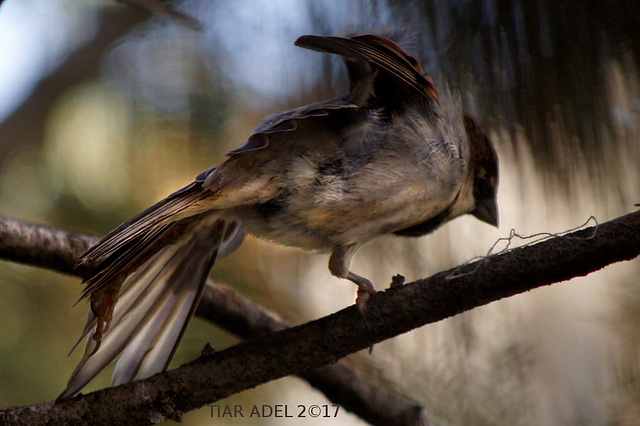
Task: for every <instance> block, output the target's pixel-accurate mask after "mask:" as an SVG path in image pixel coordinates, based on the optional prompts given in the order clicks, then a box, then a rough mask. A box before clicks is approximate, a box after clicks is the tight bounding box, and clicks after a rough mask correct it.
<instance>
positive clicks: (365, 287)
mask: <svg viewBox="0 0 640 426" xmlns="http://www.w3.org/2000/svg"><path fill="white" fill-rule="evenodd" d="M357 249H358V245H357V244H349V245H345V246H337V247H335V248H334V249H333V252H332V253H331V257H330V258H329V271H331V274H332V275H334V276H336V277H338V278H346V279H348V280H349V281H352V282H354V283H355V284H356V285H357V286H358V296H357V298H356V306H357V307H358V309H359V310H360V312H361V313H364V311H365V309H366V306H367V300H368V299H369V296H370V295H372V294H375V293H376V288H375V287H374V286H373V283H372V282H371V281H370V280H368V279H367V278H365V277H362V276H360V275H357V274H354V273H353V272H351V271H349V266H350V265H351V259H352V258H353V255H354V254H355V252H356V250H357Z"/></svg>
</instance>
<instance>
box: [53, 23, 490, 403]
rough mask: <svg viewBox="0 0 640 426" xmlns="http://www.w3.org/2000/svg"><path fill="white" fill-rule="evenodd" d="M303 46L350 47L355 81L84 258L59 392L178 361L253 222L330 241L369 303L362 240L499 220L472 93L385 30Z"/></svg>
mask: <svg viewBox="0 0 640 426" xmlns="http://www.w3.org/2000/svg"><path fill="white" fill-rule="evenodd" d="M295 45H296V46H299V47H302V48H305V49H310V50H314V51H318V52H324V53H330V54H336V55H339V56H341V57H342V59H343V62H344V65H345V67H346V71H347V76H348V80H349V91H348V93H347V94H345V95H342V96H338V97H335V98H332V99H328V100H325V101H320V102H316V103H312V104H310V105H306V106H302V107H299V108H295V109H292V110H289V111H285V112H282V113H279V114H276V115H273V116H270V117H267V118H266V119H264V120H263V122H262V123H261V124H260V125H259V126H258V127H257V128H256V129H255V131H254V132H253V133H252V134H251V135H250V136H249V137H248V139H247V140H246V143H245V144H244V145H243V146H241V147H240V148H238V149H235V150H233V151H231V152H229V153H228V157H227V159H226V160H225V161H224V162H222V163H221V164H219V165H218V166H216V167H212V168H210V169H208V170H206V171H204V172H202V173H200V174H199V175H198V176H197V177H196V178H195V180H194V181H193V182H191V183H190V184H188V185H187V186H185V187H183V188H182V189H179V190H178V191H176V192H174V193H173V194H171V195H169V196H168V197H166V198H165V199H163V200H161V201H159V202H158V203H156V204H155V205H153V206H151V207H149V208H148V209H146V210H145V211H143V212H142V213H140V214H138V215H137V216H135V217H134V218H132V219H131V220H129V221H127V222H125V223H124V224H122V225H120V226H119V227H117V228H116V229H115V230H113V231H112V232H110V233H109V234H107V235H106V236H105V237H103V238H102V239H101V240H100V241H99V242H98V243H97V244H96V245H94V246H93V247H91V248H89V249H88V250H87V251H86V252H85V253H83V254H82V255H81V256H80V257H79V259H78V260H77V263H76V266H77V268H82V270H83V271H87V272H86V273H85V274H84V281H83V282H84V283H85V284H86V286H85V287H84V289H83V291H82V294H81V298H80V300H83V299H88V300H89V305H90V308H89V310H88V314H87V323H86V326H85V328H84V330H83V332H82V334H81V336H80V338H79V339H78V341H77V342H76V344H75V345H74V348H75V347H76V346H77V345H79V344H80V342H81V341H83V340H86V348H85V352H84V356H83V358H82V359H81V361H80V363H79V364H78V366H77V367H76V369H75V370H74V371H73V373H72V375H71V377H70V379H69V382H68V385H67V387H66V389H65V390H64V391H63V392H62V394H61V395H60V396H59V397H58V400H62V399H67V398H71V397H73V396H75V395H76V394H78V393H79V392H80V391H81V390H82V389H83V388H84V386H85V385H86V384H87V383H88V382H90V381H91V380H92V379H93V378H94V377H95V376H96V375H97V374H98V373H100V371H102V370H103V369H104V368H105V367H106V366H108V365H109V364H110V363H111V362H113V361H114V360H115V359H116V358H118V357H119V360H118V362H117V364H116V367H115V370H114V373H113V378H112V383H113V385H114V386H116V385H119V384H123V383H126V382H129V381H132V380H138V379H144V378H147V377H150V376H152V375H154V374H156V373H158V372H161V371H164V370H166V368H167V367H168V364H169V362H170V361H171V359H172V357H173V355H174V352H175V350H176V348H177V346H178V344H179V342H180V339H181V337H182V335H183V334H184V332H185V329H186V328H187V325H188V323H189V321H190V319H191V318H192V317H193V314H194V312H195V309H196V307H197V305H198V302H199V300H200V298H201V296H202V291H203V288H204V285H205V283H206V280H207V277H208V275H209V272H210V270H211V268H212V266H213V264H214V263H215V261H216V260H217V259H220V258H222V257H225V256H228V255H230V254H231V253H232V252H233V251H234V250H235V249H237V248H238V247H239V246H240V244H241V243H242V241H243V239H244V237H245V234H246V233H248V234H251V235H253V236H256V237H258V238H262V239H265V240H268V241H271V242H274V243H278V244H281V245H285V246H294V247H298V248H301V249H304V250H310V251H315V252H320V253H330V256H329V265H328V267H329V271H330V273H331V274H332V275H334V276H336V277H339V278H344V279H347V280H350V281H352V282H353V283H355V284H356V285H357V297H356V305H357V306H358V307H359V308H360V309H361V312H363V313H364V315H366V306H367V300H368V298H369V297H370V296H371V295H372V294H374V293H375V292H376V289H375V286H374V285H373V283H372V282H371V281H370V280H369V279H368V278H366V277H363V276H361V275H358V274H356V273H355V272H353V271H351V267H350V265H351V260H352V258H353V256H354V255H355V253H356V252H357V250H358V249H359V248H360V247H361V246H362V245H363V244H365V243H366V242H368V241H370V240H372V239H374V238H376V237H378V236H381V235H386V234H393V235H397V236H403V237H419V236H422V235H426V234H428V233H430V232H432V231H433V230H435V229H436V228H438V227H439V226H441V225H443V224H444V223H446V222H448V221H450V220H452V219H454V218H456V217H458V216H461V215H464V214H471V215H473V216H475V217H476V218H477V219H479V220H480V221H483V222H486V223H488V224H490V225H494V226H496V227H497V226H498V205H497V189H498V157H497V154H496V151H495V148H494V147H493V145H492V142H491V141H490V139H489V137H488V135H487V133H486V132H485V131H483V129H482V128H481V127H480V125H479V123H478V121H477V120H476V119H475V118H474V117H473V116H472V115H471V114H470V113H468V112H467V111H466V110H465V109H463V107H462V106H461V102H460V99H459V96H457V95H456V94H454V93H452V91H451V90H449V89H447V90H442V91H440V90H438V88H436V86H435V84H434V83H433V81H432V79H431V77H430V76H428V75H426V74H425V73H424V72H423V70H422V67H421V65H420V63H419V61H418V60H417V59H415V58H414V57H413V56H411V55H410V54H409V53H407V52H406V51H405V50H404V49H403V48H402V47H401V46H400V45H399V44H397V43H396V42H394V41H392V40H391V39H390V38H388V37H385V36H383V35H378V34H358V35H352V36H344V37H342V36H317V35H305V36H301V37H299V38H298V39H297V40H296V42H295ZM72 351H73V349H72Z"/></svg>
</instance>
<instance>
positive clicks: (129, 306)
mask: <svg viewBox="0 0 640 426" xmlns="http://www.w3.org/2000/svg"><path fill="white" fill-rule="evenodd" d="M175 225H177V228H180V229H181V231H182V232H180V234H178V235H172V236H171V242H172V243H171V244H164V245H163V246H162V247H161V248H160V249H159V250H158V251H157V252H156V253H154V254H151V255H148V257H147V258H146V259H145V260H144V262H143V263H142V264H140V265H139V266H138V268H137V270H135V271H134V272H131V273H130V274H129V275H128V276H127V278H126V279H125V281H124V282H123V285H122V287H121V288H120V294H119V296H118V298H119V300H118V303H117V304H116V306H115V309H114V311H113V316H112V318H111V322H110V324H109V326H108V327H107V328H106V329H105V330H104V331H102V336H101V339H99V340H98V341H96V340H95V339H94V334H95V327H96V324H97V322H98V318H97V316H96V315H95V314H94V313H93V311H92V310H91V309H89V313H88V318H87V325H86V326H85V328H84V331H83V334H82V335H81V336H80V339H79V340H78V342H76V345H77V344H78V343H79V342H80V340H82V339H83V338H84V337H85V336H88V337H87V346H86V349H85V353H84V356H83V358H82V360H81V361H80V363H79V365H78V366H77V367H76V369H75V370H74V372H73V374H72V375H71V378H70V379H69V383H68V385H67V388H66V389H65V390H64V391H63V393H62V394H61V395H60V396H59V397H58V399H65V398H69V397H72V396H74V395H75V394H77V393H78V392H79V391H80V390H81V389H82V388H83V387H84V386H85V385H86V384H87V383H89V381H91V380H92V379H93V378H94V377H95V376H97V375H98V374H99V373H100V371H102V370H103V369H104V368H105V367H106V366H107V365H109V364H110V363H111V362H112V361H113V360H115V359H116V358H117V357H118V356H120V355H121V354H122V355H121V356H120V359H119V361H118V363H117V365H116V369H115V371H114V374H113V384H114V385H119V384H122V383H126V382H128V381H131V380H136V379H143V378H146V377H149V376H152V375H153V374H156V373H158V372H161V371H163V370H164V369H166V368H167V366H168V364H169V362H170V361H171V358H172V357H173V355H174V353H175V350H176V348H177V346H178V344H179V342H180V339H181V338H182V335H183V334H184V331H185V329H186V327H187V325H188V323H189V321H190V320H191V318H192V317H193V314H194V312H195V309H196V307H197V305H198V302H199V300H200V297H201V295H202V289H203V288H204V284H205V282H206V279H207V276H208V274H209V271H210V269H211V267H212V266H213V263H214V262H215V260H216V258H220V257H222V256H225V255H227V254H230V253H231V252H232V251H233V250H234V249H235V248H237V247H238V245H239V243H240V242H241V241H242V238H243V236H244V233H243V231H242V228H241V227H240V225H239V224H238V223H236V222H227V221H225V220H222V219H220V218H217V217H216V215H215V212H212V213H208V214H201V215H198V216H194V217H190V218H187V219H182V220H180V221H178V222H177V223H176V224H175ZM175 225H172V226H169V227H163V229H162V230H161V231H160V232H159V235H158V236H156V237H154V238H160V239H162V240H164V238H163V234H166V233H173V232H169V229H173V228H176V226H175ZM144 237H145V235H141V236H140V238H144ZM117 254H118V255H120V254H122V253H117ZM107 263H109V262H107ZM74 347H75V346H74Z"/></svg>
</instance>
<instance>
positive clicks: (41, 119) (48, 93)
mask: <svg viewBox="0 0 640 426" xmlns="http://www.w3.org/2000/svg"><path fill="white" fill-rule="evenodd" d="M0 3H1V1H0ZM149 16H150V14H149V12H147V11H145V10H142V9H139V8H134V7H122V6H117V7H105V8H103V10H102V12H101V14H100V18H99V25H100V28H99V30H98V33H97V35H96V37H95V38H94V39H93V40H91V41H90V43H87V44H86V45H84V46H82V47H81V48H80V49H78V50H77V51H76V52H75V53H73V54H72V55H71V56H69V58H68V59H67V60H66V61H65V62H64V63H63V64H62V65H61V66H60V67H59V68H58V69H57V70H55V71H54V72H53V73H52V74H51V75H49V76H47V77H45V78H44V79H42V81H40V83H39V84H38V85H37V86H36V88H35V89H34V90H33V92H32V93H31V95H30V96H29V97H28V98H27V99H26V100H25V101H24V102H23V103H22V105H20V107H18V108H17V109H16V110H15V111H14V112H13V114H11V115H10V116H9V117H7V119H6V120H4V121H3V122H2V123H0V159H2V158H5V156H6V154H7V153H8V152H9V151H10V150H11V149H12V148H13V147H14V146H17V145H25V144H26V145H29V146H40V145H41V144H42V141H43V138H44V136H45V132H46V123H47V116H48V115H49V113H50V111H51V108H52V106H53V105H54V104H55V102H56V100H57V99H58V98H59V97H60V95H62V94H63V93H65V92H66V91H67V90H69V88H71V87H73V86H75V85H77V84H80V83H82V82H84V81H87V80H90V79H92V78H95V77H96V76H97V75H98V73H99V69H100V64H101V61H102V58H103V57H104V55H105V52H106V51H107V50H108V49H110V48H111V47H112V44H113V43H114V42H115V41H117V40H118V39H120V38H122V37H123V36H124V35H125V34H126V33H127V32H129V31H130V30H131V29H132V28H133V27H134V26H135V25H137V24H140V23H141V22H144V21H145V20H146V19H148V18H149ZM2 166H3V163H2V161H0V169H1V168H2Z"/></svg>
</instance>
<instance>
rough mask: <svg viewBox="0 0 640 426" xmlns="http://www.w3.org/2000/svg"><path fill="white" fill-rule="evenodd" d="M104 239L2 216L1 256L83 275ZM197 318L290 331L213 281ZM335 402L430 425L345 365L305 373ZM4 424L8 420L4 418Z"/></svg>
mask: <svg viewBox="0 0 640 426" xmlns="http://www.w3.org/2000/svg"><path fill="white" fill-rule="evenodd" d="M97 241H98V238H96V237H91V236H88V235H83V234H75V233H70V232H67V231H62V230H59V229H55V228H51V227H47V226H43V225H38V224H34V223H29V222H26V221H22V220H19V219H14V218H10V217H7V216H2V215H0V258H4V259H7V260H11V261H15V262H19V263H23V264H27V265H32V266H39V267H43V268H48V269H53V270H56V271H59V272H64V273H67V274H72V275H82V273H81V272H82V271H78V270H75V269H74V262H75V259H76V258H77V257H78V256H79V255H80V254H81V253H82V252H84V251H85V250H86V249H87V248H88V247H89V246H91V245H93V244H95V243H96V242H97ZM197 315H198V316H200V317H201V318H204V319H207V320H208V321H210V322H212V323H215V324H218V325H220V326H221V327H223V328H225V329H226V330H228V331H230V332H232V333H234V334H236V335H238V336H240V337H243V338H248V337H251V336H255V335H260V334H267V333H270V332H275V331H279V330H283V329H285V328H288V327H289V324H287V323H286V322H285V321H284V320H282V319H281V318H279V317H278V316H277V315H276V314H274V313H272V312H269V311H267V310H265V309H264V308H262V307H260V306H258V305H256V304H255V303H253V302H251V301H250V300H249V299H247V298H245V297H243V296H241V295H239V294H238V293H236V292H235V291H234V290H233V289H231V288H230V287H229V286H227V285H225V284H223V283H220V282H216V283H215V284H214V282H213V281H212V280H210V281H209V282H208V283H207V287H206V288H205V292H204V295H203V297H202V300H201V302H200V305H199V307H198V311H197ZM299 376H300V377H301V378H303V379H304V380H306V381H307V382H309V384H310V385H311V386H313V387H315V388H316V389H318V390H320V391H321V392H323V393H324V394H325V395H326V396H327V398H329V400H330V401H332V402H334V403H336V404H340V405H342V406H343V407H344V408H345V409H347V410H349V411H351V412H353V413H355V414H356V415H358V416H360V417H361V418H362V419H364V420H367V421H368V422H370V423H372V424H381V425H382V424H416V423H421V424H426V423H427V421H426V420H425V418H424V412H423V409H422V407H421V406H420V405H419V404H418V403H417V402H415V401H412V400H410V399H408V398H406V397H404V396H401V395H399V394H397V393H394V392H392V391H389V390H387V389H384V388H382V387H380V386H377V385H376V384H374V383H372V382H370V381H369V380H367V379H364V378H362V377H361V376H359V375H358V374H357V373H356V372H355V371H353V369H351V368H350V367H347V366H346V365H345V364H343V363H340V362H338V363H336V364H334V365H330V366H326V367H322V368H320V369H317V370H313V371H308V372H305V373H301V374H299ZM0 424H3V422H2V416H1V415H0Z"/></svg>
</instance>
